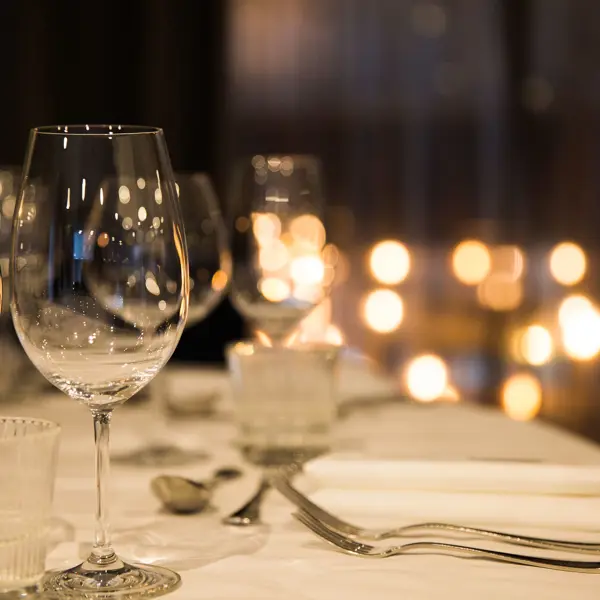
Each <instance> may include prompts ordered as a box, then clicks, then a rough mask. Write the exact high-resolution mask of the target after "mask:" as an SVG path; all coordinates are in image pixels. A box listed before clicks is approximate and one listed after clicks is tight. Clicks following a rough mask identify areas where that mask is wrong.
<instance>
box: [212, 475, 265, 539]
mask: <svg viewBox="0 0 600 600" xmlns="http://www.w3.org/2000/svg"><path fill="white" fill-rule="evenodd" d="M270 489H271V484H270V483H269V480H268V479H267V477H262V478H261V480H260V485H259V486H258V488H257V490H256V492H254V494H252V497H251V498H250V500H248V502H246V504H244V506H242V508H240V509H239V510H236V511H235V512H234V513H233V514H231V515H229V516H228V517H224V518H223V519H222V521H221V522H222V523H223V525H235V526H237V527H245V526H247V525H260V524H261V523H262V521H261V520H260V508H261V506H262V501H263V498H264V497H265V494H266V493H267V492H268V491H269V490H270Z"/></svg>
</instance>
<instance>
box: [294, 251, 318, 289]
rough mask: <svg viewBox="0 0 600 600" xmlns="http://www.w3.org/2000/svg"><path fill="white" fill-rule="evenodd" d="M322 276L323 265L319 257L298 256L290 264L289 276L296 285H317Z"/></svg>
mask: <svg viewBox="0 0 600 600" xmlns="http://www.w3.org/2000/svg"><path fill="white" fill-rule="evenodd" d="M324 275H325V265H324V264H323V260H322V259H321V258H320V257H319V256H315V255H312V256H311V255H307V256H299V257H297V258H294V260H292V262H291V264H290V276H291V278H292V280H293V281H294V283H295V284H296V285H318V284H319V283H321V282H322V281H323V276H324Z"/></svg>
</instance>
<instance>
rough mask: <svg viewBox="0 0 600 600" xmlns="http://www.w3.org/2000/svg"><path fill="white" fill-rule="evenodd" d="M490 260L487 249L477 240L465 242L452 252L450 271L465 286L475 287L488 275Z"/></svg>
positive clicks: (490, 266) (490, 265)
mask: <svg viewBox="0 0 600 600" xmlns="http://www.w3.org/2000/svg"><path fill="white" fill-rule="evenodd" d="M491 268H492V258H491V255H490V251H489V250H488V247H487V246H486V245H485V244H484V243H483V242H480V241H478V240H465V241H463V242H461V243H460V244H458V246H456V248H455V249H454V251H453V252H452V270H453V272H454V275H455V276H456V278H457V279H458V280H459V281H460V282H462V283H464V284H465V285H477V284H478V283H481V282H482V281H483V280H484V279H485V278H486V277H487V276H488V274H489V272H490V269H491Z"/></svg>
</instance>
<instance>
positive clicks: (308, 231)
mask: <svg viewBox="0 0 600 600" xmlns="http://www.w3.org/2000/svg"><path fill="white" fill-rule="evenodd" d="M290 233H291V235H292V238H293V240H294V242H295V243H296V244H299V245H301V246H304V247H308V248H311V249H313V250H317V251H318V250H321V248H323V246H324V245H325V227H324V226H323V223H321V220H320V219H319V218H318V217H316V216H315V215H301V216H300V217H296V218H295V219H294V220H293V221H292V222H291V223H290Z"/></svg>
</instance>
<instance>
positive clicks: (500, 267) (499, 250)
mask: <svg viewBox="0 0 600 600" xmlns="http://www.w3.org/2000/svg"><path fill="white" fill-rule="evenodd" d="M491 256H492V268H491V272H492V273H493V274H500V273H501V274H502V275H503V276H504V278H506V279H510V280H512V281H516V280H517V279H520V278H521V277H522V276H523V274H524V272H525V254H524V253H523V251H522V250H521V248H519V247H518V246H497V247H495V248H492V251H491Z"/></svg>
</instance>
